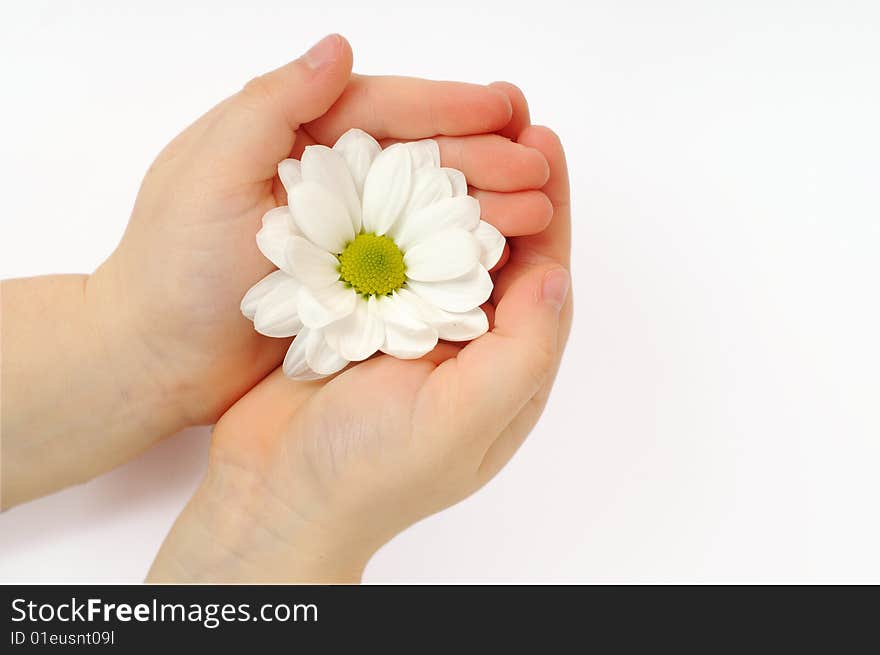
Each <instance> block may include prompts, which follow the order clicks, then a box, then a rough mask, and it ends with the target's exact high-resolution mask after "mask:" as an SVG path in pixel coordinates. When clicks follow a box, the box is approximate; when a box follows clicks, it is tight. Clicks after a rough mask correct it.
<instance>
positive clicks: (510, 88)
mask: <svg viewBox="0 0 880 655" xmlns="http://www.w3.org/2000/svg"><path fill="white" fill-rule="evenodd" d="M489 86H490V87H491V88H493V89H498V90H499V91H501V92H503V93H504V94H505V95H506V96H507V98H508V100H510V106H511V107H512V109H513V111H512V113H511V116H510V121H508V123H507V125H505V126H504V127H503V128H501V129H500V130H498V134H500V135H501V136H504V137H507V138H508V139H516V137H518V136H519V135H520V134H521V133H522V131H523V130H524V129H526V127H528V126H529V125H530V123H531V117H530V116H529V103H528V102H527V101H526V96H525V94H523V92H522V91H521V90H520V89H519V87H517V86H516V85H514V84H511V83H510V82H492V84H490V85H489Z"/></svg>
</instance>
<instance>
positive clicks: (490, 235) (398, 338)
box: [241, 129, 504, 380]
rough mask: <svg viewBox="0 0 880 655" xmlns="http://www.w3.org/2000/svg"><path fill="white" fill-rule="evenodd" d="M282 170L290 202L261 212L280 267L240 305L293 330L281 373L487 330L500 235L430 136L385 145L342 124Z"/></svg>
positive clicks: (266, 323) (265, 238)
mask: <svg viewBox="0 0 880 655" xmlns="http://www.w3.org/2000/svg"><path fill="white" fill-rule="evenodd" d="M278 175H279V177H280V178H281V181H282V183H283V184H284V187H285V189H287V197H288V203H289V206H285V207H277V208H276V209H273V210H271V211H269V212H268V213H267V214H266V215H265V216H264V217H263V227H262V229H261V230H260V231H259V232H258V233H257V245H258V246H259V248H260V250H261V251H262V253H263V254H264V255H265V256H266V257H267V258H268V259H269V260H270V261H271V262H272V263H273V264H275V265H276V266H277V267H278V268H279V270H277V271H275V272H274V273H270V274H269V275H268V276H266V277H265V278H263V279H262V280H261V281H260V282H258V283H257V284H256V285H254V286H253V287H252V288H251V289H250V290H249V291H248V292H247V294H246V295H245V297H244V299H243V300H242V301H241V311H242V313H243V314H244V315H245V316H247V317H248V318H249V319H251V320H252V321H253V322H254V327H255V328H256V330H257V331H258V332H260V333H261V334H265V335H267V336H270V337H290V336H293V335H297V336H296V339H294V340H293V343H292V344H291V346H290V349H289V350H288V351H287V356H286V357H285V358H284V366H283V368H284V373H285V374H286V375H288V376H289V377H292V378H295V379H300V380H309V379H317V378H321V377H324V376H326V375H331V374H333V373H336V372H337V371H339V370H341V369H342V368H343V367H345V366H346V365H347V364H348V363H349V362H356V361H361V360H364V359H366V358H367V357H369V356H370V355H372V354H373V353H375V352H376V351H377V350H381V351H382V352H384V353H387V354H389V355H393V356H394V357H399V358H402V359H413V358H416V357H421V356H422V355H424V354H426V353H428V352H430V351H431V350H432V349H433V348H434V346H435V345H436V344H437V340H438V338H439V339H446V340H448V341H466V340H468V339H474V338H476V337H478V336H480V335H481V334H483V333H484V332H486V330H487V329H488V322H487V319H486V315H485V314H484V313H483V310H482V309H480V305H481V304H482V303H484V302H486V300H488V298H489V295H490V293H491V292H492V279H491V278H490V277H489V273H488V270H489V269H490V268H492V267H493V266H494V265H495V264H496V263H497V262H498V259H499V258H500V257H501V253H502V251H503V250H504V237H503V236H502V235H501V233H499V232H498V230H496V229H495V228H494V227H492V226H491V225H489V224H488V223H486V222H484V221H481V220H480V205H479V203H478V202H477V200H476V199H474V198H472V197H470V196H469V195H468V194H467V182H466V181H465V178H464V175H463V174H462V173H461V172H460V171H457V170H455V169H451V168H441V167H440V150H439V148H438V147H437V142H436V141H433V140H431V139H427V140H424V141H415V142H411V143H400V144H395V145H392V146H390V147H388V148H386V149H385V150H382V148H381V146H379V144H378V143H377V142H376V140H375V139H373V137H371V136H370V135H369V134H367V133H366V132H363V131H361V130H356V129H355V130H349V131H348V132H346V133H345V134H343V135H342V136H341V137H340V138H339V140H338V141H337V142H336V145H334V146H333V148H332V149H331V148H327V147H326V146H308V147H307V148H306V149H305V152H304V153H303V156H302V161H301V162H299V161H296V160H295V159H286V160H285V161H283V162H281V163H280V164H279V165H278Z"/></svg>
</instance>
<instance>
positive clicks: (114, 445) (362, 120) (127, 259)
mask: <svg viewBox="0 0 880 655" xmlns="http://www.w3.org/2000/svg"><path fill="white" fill-rule="evenodd" d="M351 65H352V53H351V49H350V47H349V45H348V43H347V42H346V41H345V40H344V39H343V38H342V37H339V36H330V37H327V38H326V39H324V40H322V41H321V42H320V43H319V44H318V45H316V46H315V47H314V48H313V49H312V50H310V51H309V52H308V53H307V54H306V55H304V56H303V57H302V58H300V59H298V60H296V61H293V62H291V63H289V64H287V65H285V66H282V67H281V68H279V69H277V70H275V71H273V72H271V73H268V74H266V75H263V76H261V77H258V78H256V79H254V80H252V81H251V82H250V83H248V84H247V85H246V86H245V87H244V88H243V89H242V91H240V92H239V93H237V94H235V95H234V96H232V97H230V98H228V99H227V100H225V101H223V102H221V103H220V104H219V105H217V106H216V107H214V108H213V109H212V110H211V111H209V112H208V113H207V114H205V115H204V116H202V117H201V118H200V119H198V120H197V121H196V122H195V123H194V124H193V125H192V126H190V127H189V128H187V129H186V130H185V131H184V132H183V133H182V134H180V135H179V136H178V137H177V138H176V139H174V141H172V142H171V144H169V145H168V147H166V148H165V150H164V151H163V152H162V153H161V154H160V155H159V157H158V158H157V159H156V161H155V162H154V163H153V165H152V166H151V167H150V170H149V171H148V172H147V175H146V177H145V178H144V181H143V184H142V186H141V189H140V192H139V194H138V197H137V201H136V203H135V206H134V210H133V212H132V216H131V219H130V222H129V225H128V228H127V229H126V232H125V234H124V236H123V238H122V241H121V243H120V244H119V246H118V248H117V249H116V250H115V251H114V252H113V254H112V255H111V256H110V258H109V259H108V260H107V261H106V262H105V263H104V264H102V265H101V266H100V268H99V269H98V270H97V271H96V272H95V273H94V274H92V275H91V276H88V277H86V276H72V275H71V276H55V277H47V278H33V279H30V280H18V281H11V282H5V283H4V294H3V295H4V326H3V329H4V340H5V342H6V343H8V344H12V345H11V347H10V348H8V349H7V351H6V352H7V356H6V357H4V363H3V366H4V376H7V375H8V376H9V377H8V379H15V380H16V384H15V385H6V389H5V390H7V389H8V391H9V395H8V396H5V397H4V410H5V411H4V417H3V418H4V425H3V432H4V472H6V471H9V473H8V474H7V475H4V476H3V481H4V482H3V494H2V496H3V503H4V505H8V504H15V503H18V502H22V501H23V500H27V499H29V498H33V497H36V496H38V495H42V494H45V493H49V492H51V491H54V490H56V489H59V488H62V487H64V486H67V485H69V484H73V483H76V482H82V481H85V480H87V479H89V478H91V477H93V476H95V475H97V474H99V473H101V472H103V471H106V470H108V469H110V468H112V467H113V466H116V465H118V464H120V463H122V462H124V461H125V460H127V459H128V458H130V457H132V456H134V455H136V454H138V453H140V452H141V451H142V450H143V449H144V448H146V447H148V446H150V445H151V444H152V443H154V442H155V441H157V440H159V439H161V438H162V437H164V436H167V435H169V434H172V433H173V432H176V431H178V430H180V429H182V428H184V427H186V426H188V425H193V424H204V423H213V422H214V421H216V420H217V418H218V417H219V416H220V415H221V414H222V412H223V411H224V410H226V409H227V408H228V407H229V406H230V405H231V404H232V403H233V402H235V401H236V400H238V398H240V397H241V396H242V395H243V394H244V393H245V392H246V391H248V390H249V389H250V388H251V387H252V386H253V385H254V384H256V383H257V382H258V381H259V380H261V379H262V378H263V377H264V376H265V375H266V374H267V373H268V372H269V371H271V370H272V369H274V368H275V367H276V366H278V365H279V364H280V363H281V360H282V358H283V356H284V352H285V350H286V349H287V347H288V345H289V343H290V342H289V340H286V339H271V338H267V337H264V336H261V335H259V334H257V333H256V332H255V331H254V327H253V324H252V323H251V322H250V321H248V320H247V319H246V318H244V317H243V316H242V315H241V312H240V310H239V303H240V302H241V299H242V297H243V296H244V294H245V292H246V291H247V290H248V288H250V287H251V286H252V285H253V284H254V283H256V282H257V281H258V280H260V279H261V278H262V277H263V276H265V275H266V274H267V273H269V272H270V271H271V270H272V269H273V268H274V267H273V265H272V263H271V262H269V261H267V260H266V259H265V258H264V257H263V255H262V254H261V253H260V251H259V250H258V249H257V246H256V242H255V236H256V233H257V231H258V229H259V227H260V225H261V219H262V216H263V214H264V213H265V212H266V211H267V210H269V209H271V208H273V207H276V206H278V205H282V204H286V202H287V198H286V196H285V192H284V188H283V186H282V185H281V184H280V182H279V180H278V177H277V175H276V167H277V164H278V162H279V161H281V160H283V159H285V158H286V157H291V156H292V157H296V158H298V157H300V155H301V154H302V151H303V149H304V148H305V147H306V146H308V145H311V144H314V143H323V144H330V145H332V144H333V142H334V141H335V140H336V139H337V137H339V136H340V135H341V134H342V133H344V132H345V131H346V130H348V129H349V128H351V127H359V128H362V129H364V130H366V131H367V132H370V133H371V134H373V135H374V136H376V137H377V138H379V139H382V140H386V141H387V140H395V139H407V140H408V139H420V138H425V137H435V138H437V141H438V143H439V144H440V150H441V157H442V159H443V162H444V165H445V166H452V167H454V168H458V169H460V170H462V171H463V172H464V173H465V175H466V177H467V178H468V180H469V181H470V182H471V184H472V185H473V187H474V188H473V189H472V193H473V194H474V195H475V196H476V197H477V198H478V199H479V200H480V203H481V205H482V213H483V216H484V219H485V220H487V221H489V222H493V223H494V224H495V225H496V227H498V228H499V229H500V230H501V231H502V232H503V233H505V234H507V235H516V234H527V233H532V232H535V231H538V230H540V229H541V228H543V227H544V225H546V222H547V221H548V220H549V218H550V210H549V202H548V201H547V198H546V197H545V196H544V194H542V193H541V192H540V191H537V190H535V189H538V188H540V187H541V185H542V184H544V182H545V181H546V176H547V163H546V161H545V160H544V158H543V156H542V155H541V154H540V153H539V152H538V151H536V150H534V149H532V148H528V147H525V146H523V145H519V144H517V143H514V142H512V141H510V140H509V139H507V138H505V135H510V134H512V133H514V132H515V131H518V130H520V129H522V127H523V125H524V124H526V123H527V122H528V110H527V108H526V106H525V101H524V99H523V97H522V94H521V93H519V91H518V90H517V89H516V88H515V87H512V86H510V85H505V84H495V85H491V86H489V87H486V86H478V85H473V84H459V83H452V82H431V81H426V80H419V79H412V78H400V77H367V76H360V75H352V74H351ZM495 131H500V132H501V134H500V135H499V134H491V132H495ZM437 135H439V136H437ZM7 309H8V311H6V310H7ZM7 316H8V320H7ZM35 390H39V392H35ZM70 444H76V447H75V448H71V446H70Z"/></svg>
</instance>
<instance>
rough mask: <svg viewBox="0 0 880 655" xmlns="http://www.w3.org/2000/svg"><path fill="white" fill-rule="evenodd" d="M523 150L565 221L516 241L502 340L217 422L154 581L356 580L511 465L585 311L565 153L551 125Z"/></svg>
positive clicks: (247, 406) (383, 365)
mask: <svg viewBox="0 0 880 655" xmlns="http://www.w3.org/2000/svg"><path fill="white" fill-rule="evenodd" d="M518 142H519V143H520V144H522V145H526V146H529V147H533V148H536V149H537V150H539V151H540V152H542V153H543V154H544V156H545V157H546V159H547V161H548V162H549V163H550V167H551V174H550V178H549V181H548V182H547V183H546V185H545V186H544V188H543V191H544V193H546V195H547V196H548V197H549V199H550V200H551V202H552V205H553V216H552V222H551V223H550V225H549V227H548V228H547V229H546V230H544V231H543V232H540V233H538V234H535V235H533V236H521V237H517V238H513V239H511V240H510V249H511V252H510V259H509V262H508V264H507V265H506V266H505V267H504V268H503V269H502V270H501V272H500V273H499V274H498V276H497V281H496V287H495V294H494V297H493V303H494V304H495V311H494V327H493V329H492V330H491V331H490V332H489V333H487V334H485V335H483V336H482V337H480V338H479V339H477V340H475V341H473V342H471V343H470V344H468V345H466V346H464V347H463V348H459V347H457V346H453V345H452V344H443V345H441V347H439V348H438V350H437V351H435V352H433V353H431V354H430V355H429V356H428V357H426V358H425V359H422V360H409V361H403V360H397V359H394V358H392V357H389V356H387V355H382V356H379V357H375V358H373V359H371V360H369V361H366V362H363V363H361V364H357V365H355V366H354V367H352V368H350V369H348V370H347V371H344V372H343V373H341V374H339V375H338V376H337V377H335V378H333V379H332V380H331V381H330V382H329V383H326V384H322V383H294V382H291V381H290V380H287V379H285V378H284V377H283V375H281V373H280V371H275V373H273V374H272V375H271V376H269V377H268V378H267V379H265V380H264V381H263V382H261V383H260V384H259V385H258V386H257V387H256V388H254V389H253V390H252V391H251V392H250V393H248V394H247V395H246V396H245V397H244V398H242V399H241V400H240V401H239V402H238V403H236V405H235V406H234V407H232V408H231V409H230V410H229V411H228V412H227V413H226V414H225V415H224V416H223V418H222V419H221V420H220V422H219V423H218V424H217V426H216V429H215V438H214V442H213V444H212V450H211V462H210V467H209V472H208V474H207V477H206V479H205V481H204V483H203V484H202V486H201V488H200V489H199V491H198V492H197V493H196V495H195V496H194V498H193V499H192V501H191V502H190V504H189V505H188V506H187V508H186V509H185V510H184V512H183V514H182V515H181V517H180V518H179V519H178V521H177V523H176V524H175V527H174V528H173V529H172V531H171V534H170V535H169V537H168V538H167V540H166V542H165V544H164V545H163V547H162V550H161V551H160V553H159V555H158V556H157V559H156V562H155V563H154V565H153V569H152V571H151V574H150V578H151V579H153V580H239V581H243V580H247V581H259V580H275V581H282V580H288V581H300V582H333V581H337V582H338V581H356V580H358V579H359V577H360V574H361V572H362V570H363V567H364V566H365V564H366V562H367V560H368V559H369V557H370V556H371V555H372V554H373V552H375V550H376V549H377V548H379V547H380V546H381V545H382V544H383V543H385V542H386V541H387V540H389V539H390V538H391V537H392V536H393V535H395V534H396V533H397V532H399V531H400V530H402V529H404V528H406V527H407V526H409V525H411V524H412V523H414V522H415V521H418V520H419V519H421V518H423V517H425V516H427V515H429V514H431V513H434V512H436V511H438V510H440V509H442V508H444V507H447V506H449V505H451V504H453V503H455V502H457V501H459V500H461V499H463V498H464V497H466V496H468V495H469V494H471V493H472V492H473V491H475V490H476V489H478V488H479V487H480V486H482V485H483V484H485V483H486V482H487V481H488V480H489V479H490V478H491V477H492V476H494V475H495V473H497V472H498V471H499V470H500V468H501V467H502V466H503V465H504V464H505V463H506V462H507V461H508V460H509V459H510V457H511V456H512V455H513V453H514V452H515V451H516V449H517V448H518V447H519V445H520V444H521V443H522V441H523V439H524V438H525V437H526V435H527V434H528V432H529V431H530V430H531V428H532V427H533V426H534V424H535V422H536V421H537V420H538V417H539V416H540V414H541V412H542V410H543V407H544V404H545V403H546V400H547V397H548V394H549V392H550V388H551V385H552V383H553V379H554V377H555V372H556V369H557V367H558V365H559V361H560V357H561V354H562V350H563V348H564V346H565V341H566V338H567V336H568V332H569V328H570V324H571V315H572V303H571V297H570V294H568V284H569V277H568V272H567V267H568V265H569V248H570V229H569V225H570V222H569V218H570V215H569V193H568V178H567V171H566V166H565V159H564V155H563V151H562V148H561V145H560V143H559V141H558V139H557V138H556V136H555V135H554V134H553V133H552V132H550V131H549V130H547V129H546V128H539V127H527V128H526V129H525V130H524V131H523V133H522V134H521V135H520V136H519V138H518Z"/></svg>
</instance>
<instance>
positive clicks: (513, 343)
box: [450, 261, 569, 440]
mask: <svg viewBox="0 0 880 655" xmlns="http://www.w3.org/2000/svg"><path fill="white" fill-rule="evenodd" d="M568 288H569V274H568V271H567V270H566V269H565V268H563V267H562V266H561V265H559V264H558V263H555V262H552V261H548V262H547V263H544V264H541V265H535V266H533V267H529V268H528V269H526V270H524V271H523V272H522V273H521V274H519V275H517V278H516V280H515V281H514V282H513V283H512V284H511V285H510V287H509V288H508V289H507V291H506V292H505V293H504V296H503V297H502V298H501V300H500V302H499V303H498V306H497V307H496V308H495V327H494V328H493V330H492V331H491V332H489V333H488V334H485V335H483V336H482V337H480V338H479V339H477V340H475V341H472V342H471V343H469V344H468V345H467V346H465V348H464V350H462V352H461V353H459V355H458V357H457V364H458V365H457V366H456V367H454V369H450V370H455V372H456V374H457V375H458V376H459V379H458V380H457V384H456V386H457V388H459V389H460V390H461V391H462V397H463V398H468V399H470V400H471V402H469V403H468V408H467V409H464V410H463V413H464V414H466V416H464V417H463V418H465V420H466V422H467V423H468V424H469V425H471V426H473V427H474V428H477V429H475V433H477V434H482V435H485V439H487V440H492V439H494V438H495V437H497V436H498V433H499V432H500V431H501V430H502V429H503V428H504V427H505V426H507V425H508V423H510V420H511V418H513V417H514V416H516V414H518V413H519V411H520V410H521V409H522V408H523V406H524V405H525V404H526V403H527V402H528V401H529V400H530V399H531V398H532V397H533V396H534V395H535V394H536V393H537V392H538V391H539V390H540V388H541V387H542V386H543V384H544V383H545V381H546V380H547V379H548V377H549V376H550V375H551V374H552V372H553V370H554V368H555V367H556V364H557V363H558V361H559V356H560V343H559V321H560V311H561V309H562V307H563V305H564V304H565V301H566V297H567V295H568Z"/></svg>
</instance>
